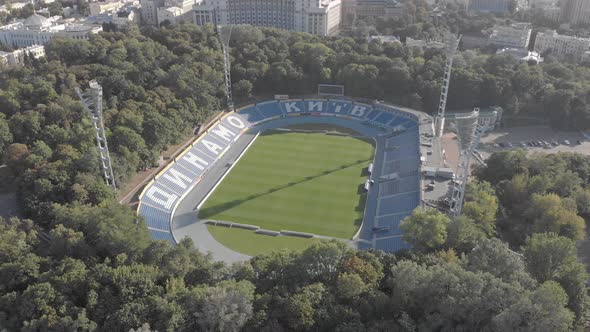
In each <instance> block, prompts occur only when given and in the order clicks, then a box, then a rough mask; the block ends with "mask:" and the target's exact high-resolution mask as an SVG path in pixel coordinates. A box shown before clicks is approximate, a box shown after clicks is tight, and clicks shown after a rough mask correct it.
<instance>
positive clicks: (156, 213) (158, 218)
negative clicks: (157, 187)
mask: <svg viewBox="0 0 590 332" xmlns="http://www.w3.org/2000/svg"><path fill="white" fill-rule="evenodd" d="M139 214H140V215H141V216H143V218H144V219H145V222H146V224H147V226H148V227H151V228H155V229H160V230H162V231H170V213H169V212H166V211H163V210H160V209H156V208H154V207H152V206H149V205H146V204H141V206H140V207H139Z"/></svg>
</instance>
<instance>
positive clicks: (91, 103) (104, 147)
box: [76, 80, 117, 189]
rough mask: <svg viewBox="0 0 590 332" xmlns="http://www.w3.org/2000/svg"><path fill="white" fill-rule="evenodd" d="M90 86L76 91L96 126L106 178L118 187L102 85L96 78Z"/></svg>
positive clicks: (114, 186) (95, 133) (110, 184)
mask: <svg viewBox="0 0 590 332" xmlns="http://www.w3.org/2000/svg"><path fill="white" fill-rule="evenodd" d="M89 86H90V88H89V89H88V91H86V92H82V91H80V89H79V88H76V93H77V94H78V97H79V98H80V100H81V101H82V104H84V109H86V112H87V113H88V115H89V116H90V120H91V121H92V125H93V126H94V135H95V136H96V143H97V145H98V152H99V154H100V164H101V170H102V172H103V175H104V179H105V181H106V182H107V184H108V185H109V186H112V187H113V188H114V189H117V185H116V183H115V176H114V174H113V166H112V163H111V155H110V153H109V146H108V144H107V138H106V134H105V130H104V122H103V117H102V86H100V84H98V82H96V81H95V80H92V81H90V84H89Z"/></svg>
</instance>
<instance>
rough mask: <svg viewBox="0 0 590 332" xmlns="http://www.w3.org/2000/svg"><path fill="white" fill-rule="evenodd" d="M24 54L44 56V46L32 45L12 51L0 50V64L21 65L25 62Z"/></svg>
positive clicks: (34, 56)
mask: <svg viewBox="0 0 590 332" xmlns="http://www.w3.org/2000/svg"><path fill="white" fill-rule="evenodd" d="M25 55H27V56H30V57H33V58H35V59H39V58H41V57H44V56H45V47H44V46H42V45H33V46H29V47H25V48H21V49H18V50H14V51H12V52H2V51H0V65H3V66H22V65H24V62H25Z"/></svg>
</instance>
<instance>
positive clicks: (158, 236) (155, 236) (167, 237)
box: [149, 229, 176, 244]
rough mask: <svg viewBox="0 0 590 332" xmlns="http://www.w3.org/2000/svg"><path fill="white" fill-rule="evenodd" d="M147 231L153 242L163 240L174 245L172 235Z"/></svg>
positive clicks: (152, 230)
mask: <svg viewBox="0 0 590 332" xmlns="http://www.w3.org/2000/svg"><path fill="white" fill-rule="evenodd" d="M149 231H150V234H151V235H152V239H154V240H164V241H168V242H170V243H171V244H176V241H174V236H172V233H170V232H162V231H157V230H154V229H150V230H149Z"/></svg>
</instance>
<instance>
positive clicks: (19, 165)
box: [5, 143, 30, 175]
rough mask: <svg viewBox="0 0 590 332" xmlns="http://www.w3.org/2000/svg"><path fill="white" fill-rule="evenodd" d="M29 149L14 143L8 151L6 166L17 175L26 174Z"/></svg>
mask: <svg viewBox="0 0 590 332" xmlns="http://www.w3.org/2000/svg"><path fill="white" fill-rule="evenodd" d="M29 154H30V152H29V147H28V146H26V145H25V144H20V143H13V144H10V145H9V146H8V148H7V149H6V155H5V158H6V165H8V167H10V169H11V170H12V171H13V172H14V173H15V174H17V175H20V174H22V173H23V172H24V170H25V168H26V166H27V165H26V164H25V160H26V159H27V157H28V156H29Z"/></svg>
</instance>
